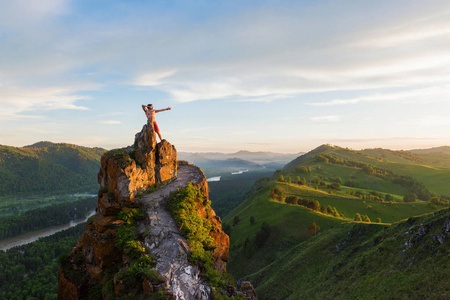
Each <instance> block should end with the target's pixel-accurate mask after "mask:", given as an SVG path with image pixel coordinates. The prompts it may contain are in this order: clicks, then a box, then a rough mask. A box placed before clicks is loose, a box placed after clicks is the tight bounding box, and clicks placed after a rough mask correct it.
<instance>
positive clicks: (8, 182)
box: [0, 142, 105, 196]
mask: <svg viewBox="0 0 450 300" xmlns="http://www.w3.org/2000/svg"><path fill="white" fill-rule="evenodd" d="M104 152H105V150H104V149H101V148H87V147H81V146H76V145H71V144H54V143H51V142H40V143H37V144H34V145H31V146H27V147H23V148H16V147H10V146H2V145H0V195H2V196H5V195H13V194H14V195H17V194H22V195H26V194H31V193H34V194H36V193H53V192H60V191H64V192H77V191H91V192H92V191H95V190H96V189H97V173H98V170H99V168H100V158H101V155H102V154H103V153H104Z"/></svg>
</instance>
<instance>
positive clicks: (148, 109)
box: [142, 104, 172, 141]
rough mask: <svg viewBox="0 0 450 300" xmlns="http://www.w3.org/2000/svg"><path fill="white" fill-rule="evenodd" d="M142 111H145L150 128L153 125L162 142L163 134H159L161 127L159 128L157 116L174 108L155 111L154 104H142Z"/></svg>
mask: <svg viewBox="0 0 450 300" xmlns="http://www.w3.org/2000/svg"><path fill="white" fill-rule="evenodd" d="M142 109H143V110H144V112H145V115H146V116H147V124H148V125H149V126H150V125H152V127H153V130H154V131H155V132H156V133H157V134H158V136H159V140H160V141H162V138H161V133H159V127H158V124H157V123H156V117H155V114H156V113H159V112H162V111H165V110H171V109H172V108H171V107H170V106H169V107H168V108H165V109H153V104H148V105H144V104H142Z"/></svg>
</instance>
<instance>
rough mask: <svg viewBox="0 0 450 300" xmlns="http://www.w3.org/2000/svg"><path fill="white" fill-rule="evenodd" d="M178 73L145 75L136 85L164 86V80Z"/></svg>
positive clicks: (140, 77)
mask: <svg viewBox="0 0 450 300" xmlns="http://www.w3.org/2000/svg"><path fill="white" fill-rule="evenodd" d="M175 73H176V70H170V71H161V72H151V73H145V74H142V75H140V76H138V77H137V78H136V79H135V81H134V83H133V84H135V85H142V86H158V85H161V84H163V79H165V78H167V77H170V76H172V75H174V74H175Z"/></svg>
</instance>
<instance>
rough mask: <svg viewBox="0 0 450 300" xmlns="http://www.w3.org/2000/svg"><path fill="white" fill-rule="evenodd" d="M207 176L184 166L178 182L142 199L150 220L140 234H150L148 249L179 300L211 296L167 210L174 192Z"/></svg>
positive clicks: (192, 167)
mask: <svg viewBox="0 0 450 300" xmlns="http://www.w3.org/2000/svg"><path fill="white" fill-rule="evenodd" d="M203 176H204V175H203V173H202V172H201V171H200V169H198V168H197V167H196V166H193V165H187V164H180V165H179V167H178V176H177V178H176V180H174V181H173V182H171V183H169V184H167V185H164V186H163V187H161V188H160V189H158V190H157V191H155V192H153V193H151V194H147V195H144V196H142V197H141V198H140V200H139V202H140V203H143V204H144V208H145V210H146V212H147V214H148V219H146V220H145V221H143V222H141V224H140V225H139V231H140V233H142V234H144V233H147V236H146V238H145V247H146V248H147V249H149V250H150V252H151V253H152V254H153V255H154V256H155V258H156V269H157V270H158V271H159V273H160V274H161V275H162V276H163V277H165V279H166V288H168V289H169V290H170V291H171V292H172V293H174V295H175V296H176V299H185V300H188V299H189V300H190V299H208V298H209V295H210V293H211V289H210V287H209V286H208V285H207V284H206V283H205V282H204V281H203V280H202V279H201V278H200V277H199V271H198V270H197V268H195V267H193V266H192V265H191V264H190V263H189V262H188V260H187V252H188V251H189V247H188V245H187V241H186V239H185V238H184V237H182V236H181V234H180V230H179V228H178V227H177V226H176V224H175V221H174V220H173V218H172V216H171V215H170V213H169V212H168V211H167V210H166V208H165V203H166V199H167V198H168V196H169V194H170V192H172V191H175V190H177V189H178V188H183V187H184V186H186V184H187V183H188V182H189V181H193V183H194V184H195V183H199V182H200V181H201V180H203Z"/></svg>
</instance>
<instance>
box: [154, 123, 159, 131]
mask: <svg viewBox="0 0 450 300" xmlns="http://www.w3.org/2000/svg"><path fill="white" fill-rule="evenodd" d="M153 130H154V131H155V132H156V133H159V127H158V123H156V122H153Z"/></svg>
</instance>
